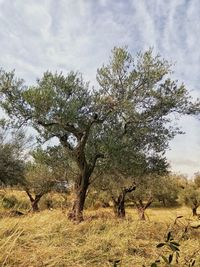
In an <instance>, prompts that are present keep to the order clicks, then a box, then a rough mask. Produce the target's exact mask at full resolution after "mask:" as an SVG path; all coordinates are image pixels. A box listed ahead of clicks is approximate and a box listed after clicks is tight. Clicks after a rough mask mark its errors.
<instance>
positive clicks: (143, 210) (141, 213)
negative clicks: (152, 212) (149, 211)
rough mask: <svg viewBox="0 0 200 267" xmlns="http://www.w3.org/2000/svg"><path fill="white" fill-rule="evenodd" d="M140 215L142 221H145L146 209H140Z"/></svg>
mask: <svg viewBox="0 0 200 267" xmlns="http://www.w3.org/2000/svg"><path fill="white" fill-rule="evenodd" d="M138 215H139V218H140V220H141V221H145V220H146V217H145V209H144V208H140V209H138Z"/></svg>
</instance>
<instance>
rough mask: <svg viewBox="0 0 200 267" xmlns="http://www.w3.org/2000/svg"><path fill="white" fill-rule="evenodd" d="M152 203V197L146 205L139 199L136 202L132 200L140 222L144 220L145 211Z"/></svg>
mask: <svg viewBox="0 0 200 267" xmlns="http://www.w3.org/2000/svg"><path fill="white" fill-rule="evenodd" d="M152 202H153V198H152V197H149V199H148V200H147V202H146V203H143V201H142V200H141V199H138V200H136V199H134V204H135V206H136V208H137V211H138V215H139V218H140V220H146V217H145V211H146V209H147V208H148V207H149V206H150V205H151V203H152Z"/></svg>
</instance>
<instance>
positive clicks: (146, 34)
mask: <svg viewBox="0 0 200 267" xmlns="http://www.w3.org/2000/svg"><path fill="white" fill-rule="evenodd" d="M199 10H200V1H199V0H190V1H188V0H176V1H174V0H168V1H163V0H140V1H138V0H132V1H131V0H129V1H122V0H121V1H120V0H118V1H114V0H98V1H93V0H87V1H84V0H77V1H73V0H58V1H54V0H40V1H39V0H29V1H24V0H18V1H12V0H0V40H1V42H0V66H1V67H3V68H5V69H14V68H15V69H16V72H17V74H18V75H19V76H20V77H23V78H24V79H25V80H26V81H27V82H28V83H32V82H34V81H35V78H36V77H39V76H40V75H41V73H42V72H44V71H45V70H47V69H50V70H58V71H61V70H62V71H64V72H67V71H69V70H71V69H74V70H79V71H81V72H83V74H84V76H85V77H86V79H88V80H92V81H93V82H94V81H95V75H96V69H97V68H98V67H99V66H101V64H102V63H103V62H106V61H107V59H108V57H109V54H110V50H111V49H112V48H113V46H119V45H128V46H129V48H130V50H131V51H132V52H137V51H138V50H144V49H146V48H148V47H149V46H153V47H154V50H155V52H159V53H160V54H161V55H163V56H164V57H165V58H167V59H169V60H172V61H173V62H176V65H175V67H174V70H175V74H174V77H176V78H177V79H179V80H180V81H184V82H185V83H186V84H187V86H189V88H191V89H193V92H192V94H193V95H195V96H196V95H200V88H199V83H200V78H199V73H200V49H199V46H200V34H199V32H200V18H199ZM181 124H182V125H183V128H184V130H185V131H186V132H187V135H185V136H181V137H177V138H176V139H175V141H174V142H172V150H171V152H170V153H168V157H169V159H170V160H171V161H173V163H172V165H173V168H174V169H176V170H180V171H181V170H183V169H184V172H187V173H188V174H191V173H192V172H193V171H196V170H197V169H198V165H199V168H200V160H199V159H200V157H199V156H200V155H199V152H198V151H200V149H199V146H200V144H199V139H198V138H199V137H198V136H199V135H198V134H199V132H200V127H199V123H198V122H195V123H194V122H193V121H192V120H183V121H182V122H181ZM183 143H184V145H183ZM186 144H188V145H186ZM184 151H185V152H184ZM191 159H193V161H194V162H195V163H194V164H195V166H196V167H194V165H192V164H190V160H191ZM187 161H188V164H187V163H186V162H187Z"/></svg>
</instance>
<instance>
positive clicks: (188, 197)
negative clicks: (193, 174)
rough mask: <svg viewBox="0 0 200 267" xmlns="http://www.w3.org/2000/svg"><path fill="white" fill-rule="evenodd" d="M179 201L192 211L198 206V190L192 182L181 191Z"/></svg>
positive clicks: (199, 197) (199, 198) (199, 195)
mask: <svg viewBox="0 0 200 267" xmlns="http://www.w3.org/2000/svg"><path fill="white" fill-rule="evenodd" d="M180 200H181V201H182V202H183V203H184V204H186V205H187V206H189V207H191V208H192V209H197V208H198V207H199V206H200V188H198V187H197V186H196V185H195V184H194V183H192V182H190V183H188V184H187V185H186V187H185V188H184V189H183V190H182V191H181V194H180Z"/></svg>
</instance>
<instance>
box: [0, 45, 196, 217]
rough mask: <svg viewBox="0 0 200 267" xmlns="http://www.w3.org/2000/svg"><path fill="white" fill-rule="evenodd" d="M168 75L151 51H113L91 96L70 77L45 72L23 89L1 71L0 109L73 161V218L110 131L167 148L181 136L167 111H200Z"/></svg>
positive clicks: (20, 82)
mask: <svg viewBox="0 0 200 267" xmlns="http://www.w3.org/2000/svg"><path fill="white" fill-rule="evenodd" d="M169 74H170V65H169V63H168V62H167V61H165V60H163V59H161V58H160V57H159V56H156V57H154V56H153V54H152V51H151V50H149V51H147V52H145V53H144V54H142V53H141V54H139V55H138V56H137V57H136V60H134V59H133V57H132V56H131V54H130V53H129V52H128V51H127V49H124V48H114V50H113V53H112V57H111V59H110V62H109V64H108V65H107V66H103V67H102V68H100V69H99V70H98V73H97V81H98V82H99V85H100V89H99V90H96V91H94V90H90V89H89V86H88V83H84V82H83V79H82V77H81V76H80V75H78V74H76V73H73V72H71V73H69V74H68V75H67V76H64V75H63V74H62V73H61V74H58V73H55V74H52V73H50V72H46V73H45V74H44V75H43V77H42V78H41V79H40V80H38V81H37V84H36V85H35V86H30V87H28V86H25V85H24V82H23V80H19V79H16V78H15V76H14V73H13V72H11V73H7V72H5V71H1V73H0V92H1V106H2V107H3V108H4V110H5V111H6V112H7V114H8V115H9V117H10V119H11V120H12V121H13V122H16V120H17V123H15V126H17V127H19V126H21V125H23V124H25V123H26V124H28V123H30V125H31V126H32V127H34V128H35V129H36V130H37V131H38V132H39V133H40V136H41V137H42V138H43V139H44V140H48V139H50V138H52V137H55V136H56V137H57V138H58V139H59V140H60V143H61V144H62V145H63V146H64V147H65V148H66V149H67V150H68V152H69V154H70V155H71V158H72V159H73V160H74V161H75V162H76V164H77V168H78V170H79V174H78V176H77V178H76V180H75V186H74V190H75V199H74V203H73V207H72V210H71V212H70V214H69V216H70V217H71V218H73V219H75V220H77V221H81V220H83V215H82V212H83V208H84V203H85V198H86V193H87V190H88V187H89V184H90V182H91V175H92V174H93V171H94V170H95V166H96V163H97V160H98V159H101V158H103V156H105V155H104V154H102V150H103V148H105V146H104V147H103V148H102V144H103V140H105V139H107V137H106V136H107V135H108V134H109V135H110V133H112V136H114V135H115V133H117V136H119V133H120V134H121V135H125V136H126V135H127V136H129V137H130V136H132V138H133V139H134V140H136V144H139V140H141V138H140V137H139V136H140V135H141V136H142V138H143V140H142V141H144V142H145V146H146V148H145V149H146V150H148V151H149V152H150V151H151V150H152V149H153V148H154V147H155V146H156V144H157V146H158V147H159V150H160V151H161V150H163V151H165V149H166V148H167V147H168V142H169V140H170V139H171V138H173V137H174V135H175V134H177V133H179V132H180V131H179V129H178V128H177V127H176V126H174V125H173V123H172V122H173V117H172V115H171V114H176V115H177V114H191V113H193V114H195V113H197V112H198V111H199V102H195V103H193V102H192V99H191V97H190V96H189V93H188V91H187V89H186V88H185V87H184V85H180V86H179V85H178V84H177V83H176V82H174V81H171V80H170V79H169V78H168V76H169ZM136 129H137V131H136ZM117 139H118V138H117ZM152 140H157V141H156V142H152ZM129 147H130V146H129ZM105 151H106V149H105ZM118 154H120V152H118ZM106 156H107V155H106ZM107 158H109V157H107ZM107 158H106V159H107Z"/></svg>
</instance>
